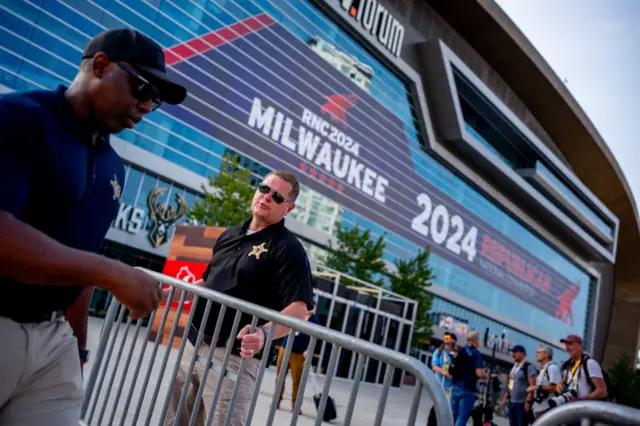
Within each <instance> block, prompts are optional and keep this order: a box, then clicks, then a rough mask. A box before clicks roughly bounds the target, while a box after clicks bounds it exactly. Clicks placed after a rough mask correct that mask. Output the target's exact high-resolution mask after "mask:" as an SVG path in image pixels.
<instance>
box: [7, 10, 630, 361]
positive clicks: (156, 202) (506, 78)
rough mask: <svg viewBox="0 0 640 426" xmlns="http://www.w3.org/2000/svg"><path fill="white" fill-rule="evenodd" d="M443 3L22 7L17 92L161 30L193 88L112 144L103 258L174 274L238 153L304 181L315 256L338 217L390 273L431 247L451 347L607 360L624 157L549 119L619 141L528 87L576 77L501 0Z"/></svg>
mask: <svg viewBox="0 0 640 426" xmlns="http://www.w3.org/2000/svg"><path fill="white" fill-rule="evenodd" d="M442 3H445V2H439V1H435V0H434V1H419V0H413V1H375V0H359V1H358V0H351V1H350V0H251V1H249V0H210V1H204V0H185V1H175V0H135V1H127V2H124V1H120V0H57V1H54V0H41V1H25V0H8V1H4V2H2V4H0V22H1V24H0V46H1V48H0V88H1V90H3V91H12V90H29V89H41V88H44V89H53V88H55V87H57V86H58V85H60V84H62V85H68V84H70V82H71V81H72V79H73V77H74V75H75V73H76V72H77V68H78V64H79V62H80V58H81V54H82V50H83V47H84V45H85V43H86V42H87V40H88V39H89V38H91V37H93V36H94V35H96V34H97V33H99V32H100V31H102V30H104V29H108V28H116V27H130V28H135V29H137V30H139V31H142V32H144V33H146V34H147V35H149V36H151V37H152V38H154V39H155V40H156V41H158V43H160V44H161V45H162V46H163V47H164V48H165V56H166V58H167V64H168V66H169V72H170V73H171V74H172V76H173V77H174V78H175V79H177V80H179V81H180V82H182V83H183V84H184V85H185V86H186V87H187V88H188V91H189V95H188V97H187V99H186V101H185V102H184V103H183V104H182V105H180V106H170V105H166V106H163V107H162V108H160V109H159V110H158V111H155V112H154V113H152V114H151V115H149V116H148V118H146V119H145V120H144V121H143V122H142V123H140V124H139V125H138V127H136V129H134V130H126V131H124V132H123V133H121V134H119V135H116V136H115V137H113V144H114V146H115V148H116V150H117V151H118V152H119V153H120V154H121V156H122V157H123V159H124V160H125V162H126V163H127V179H126V182H125V185H124V189H123V195H122V205H121V207H120V211H119V213H118V217H117V219H116V220H115V221H114V223H113V226H112V228H111V229H110V231H109V233H108V235H107V241H106V242H105V246H104V247H103V252H104V253H105V254H107V255H109V256H113V257H118V258H121V259H122V260H123V261H127V262H128V263H133V264H141V265H145V266H148V267H151V268H152V269H161V265H162V263H163V259H164V257H166V254H167V250H168V242H169V241H170V239H171V236H172V226H173V225H175V224H180V223H184V222H185V221H186V220H187V218H188V214H187V212H188V209H189V207H190V206H191V205H192V204H193V202H194V201H195V200H197V199H199V197H201V195H202V185H203V183H205V182H206V178H207V176H209V175H215V174H216V173H217V172H218V170H219V168H220V166H221V158H222V156H223V155H224V154H225V153H227V152H230V153H234V154H237V155H239V156H240V157H241V163H242V166H243V167H247V168H249V169H250V170H251V171H252V173H253V177H254V183H256V184H257V183H258V182H259V181H260V179H261V178H262V177H263V176H264V175H265V174H266V173H268V172H269V171H271V170H276V169H288V170H295V171H296V172H297V173H298V175H299V176H300V180H301V183H302V185H303V188H302V192H301V195H300V198H299V200H298V202H297V208H296V210H294V212H293V213H292V214H291V215H290V216H289V219H288V220H287V226H289V227H290V228H291V229H292V230H293V231H294V232H295V233H296V234H297V235H298V236H299V237H300V239H301V241H302V242H303V244H304V245H305V247H306V248H307V251H308V252H309V255H310V258H311V260H313V261H315V262H322V261H323V260H324V259H326V255H327V251H326V249H327V247H328V245H329V242H330V241H331V240H332V238H333V234H334V233H335V229H336V226H337V224H338V223H340V224H342V225H345V226H359V227H360V228H365V229H369V230H370V231H371V232H372V235H373V236H374V237H377V236H379V235H384V238H385V241H386V249H385V253H384V257H385V260H387V261H388V262H389V263H390V264H391V263H392V262H393V261H394V260H395V259H406V258H410V257H412V256H414V255H415V254H416V253H417V251H418V250H419V249H422V248H424V247H426V246H429V247H430V248H431V251H432V267H433V269H434V271H435V275H436V279H435V282H434V286H433V287H431V288H430V289H429V291H432V292H433V293H434V295H435V300H434V304H433V308H432V314H433V315H434V318H441V321H439V322H437V323H438V327H437V330H436V336H438V335H441V333H442V332H443V330H444V329H447V328H454V329H456V330H463V329H464V330H466V329H477V330H480V331H481V332H482V333H483V334H484V335H485V342H486V344H487V345H488V346H490V345H493V344H494V343H493V342H496V341H498V340H500V341H502V342H503V344H501V346H500V347H501V348H502V349H505V345H504V342H512V343H514V344H515V343H518V344H523V345H524V346H525V347H526V348H527V349H528V350H529V352H531V353H533V352H534V350H535V347H536V346H537V345H538V344H539V343H540V342H544V343H547V344H550V345H552V346H555V347H557V348H558V349H559V350H560V351H561V350H562V348H561V347H560V346H559V345H560V344H559V339H560V338H561V337H563V336H566V335H567V334H578V335H581V336H583V337H584V338H585V341H586V342H587V348H588V350H589V351H591V352H592V353H593V354H594V355H595V356H597V357H599V358H602V357H603V354H604V347H605V343H606V335H607V332H608V330H609V329H610V327H613V329H614V331H615V330H618V331H617V332H620V333H622V332H623V331H622V328H621V327H618V328H616V327H617V326H616V324H618V322H619V320H617V319H616V317H615V315H614V317H613V318H612V314H611V311H612V306H613V304H614V301H618V300H624V297H622V296H620V295H619V294H618V293H617V290H616V289H617V287H616V286H617V283H618V282H622V281H623V280H622V278H620V274H623V272H619V270H618V269H617V268H618V263H619V262H620V257H621V256H620V254H619V252H620V250H621V248H622V242H623V238H624V248H625V251H626V250H630V249H632V248H634V249H637V247H638V244H637V243H638V241H637V240H638V226H637V221H636V217H637V215H635V205H634V204H633V200H632V199H631V197H630V195H629V192H628V187H627V184H626V181H625V180H624V178H623V177H622V175H621V173H620V172H619V170H618V169H617V165H616V164H615V161H614V160H611V158H612V156H611V154H610V152H609V151H608V149H607V148H606V146H605V145H604V144H602V146H601V147H599V148H598V149H599V150H598V151H596V154H594V156H595V159H593V160H592V159H588V158H586V157H585V158H580V157H579V156H578V155H577V154H576V150H575V149H574V148H573V147H572V146H569V145H568V144H569V142H567V141H566V140H565V139H566V138H567V137H570V136H571V135H570V134H568V133H565V134H562V133H561V130H559V128H558V127H557V124H554V123H553V118H552V117H550V116H549V115H545V113H544V111H545V110H559V111H561V113H562V114H565V115H567V116H568V117H569V118H568V119H567V123H568V124H566V123H565V124H566V125H567V128H571V129H573V128H574V127H575V128H576V129H577V130H575V132H579V131H580V129H579V126H578V124H576V122H578V121H579V122H581V123H583V124H584V123H586V124H584V128H583V130H584V132H583V133H585V134H586V136H585V135H584V134H581V137H582V138H583V139H585V138H586V139H588V136H589V135H590V134H591V133H589V131H591V132H592V133H593V135H595V136H593V135H592V137H591V139H589V141H590V143H591V145H586V146H588V149H589V150H592V151H593V150H594V148H593V147H592V146H595V145H596V144H597V143H598V141H599V140H600V139H598V138H599V136H598V135H597V132H595V129H592V128H590V127H589V125H590V122H588V119H587V118H586V117H583V115H584V114H582V112H581V111H579V107H577V105H575V107H574V104H575V101H574V100H573V98H571V97H570V95H569V94H568V92H567V93H565V92H563V91H562V90H563V89H557V91H558V94H557V96H555V97H553V96H549V97H548V98H546V99H543V98H536V94H535V93H533V92H532V91H533V89H532V88H531V87H527V86H526V85H524V84H522V83H514V81H517V80H518V77H521V79H525V80H527V81H528V82H530V83H531V85H534V86H535V85H536V84H539V85H540V87H542V88H544V89H545V90H546V89H548V88H547V86H546V85H545V84H547V85H549V84H552V83H553V84H556V80H557V77H556V76H555V75H553V74H552V73H551V72H550V71H549V72H546V71H545V69H543V67H542V66H543V65H544V66H546V67H547V68H548V66H547V65H546V63H544V61H543V60H542V59H541V58H539V55H538V54H537V52H535V50H534V49H533V47H532V46H531V45H530V44H527V43H528V42H526V39H524V37H523V36H522V34H520V33H519V32H518V31H517V29H516V28H515V27H514V26H513V24H512V23H510V21H508V18H506V16H504V14H503V13H502V12H501V11H500V10H499V8H498V7H497V6H496V5H495V4H494V3H493V2H492V1H491V0H463V1H461V2H460V5H458V6H461V7H457V8H456V11H454V10H453V9H449V6H445V5H443V4H442ZM469 22H474V25H469ZM481 35H482V37H481ZM509 40H511V41H515V42H517V43H515V42H514V43H508V42H509ZM523 40H524V41H523ZM502 45H505V46H507V45H508V48H509V49H511V50H513V52H514V56H513V58H516V57H517V58H520V56H522V57H528V58H530V59H531V58H533V59H535V60H537V61H538V62H535V61H533V60H531V61H530V62H526V61H524V60H523V61H519V62H518V61H516V60H515V59H513V60H512V61H504V60H502V61H503V62H501V59H500V55H497V54H496V53H492V49H491V48H490V46H495V49H499V48H500V46H502ZM505 48H507V47H505ZM518 55H520V56H518ZM527 55H528V56H527ZM536 55H537V56H536ZM504 62H508V63H504ZM516 62H517V63H516ZM540 64H542V65H540ZM564 90H565V91H566V89H564ZM558 114H560V112H559V113H558ZM580 114H582V115H580ZM541 117H542V118H541ZM563 117H564V116H563ZM572 120H573V121H572ZM571 126H573V127H571ZM591 127H592V125H591ZM565 132H567V130H566V129H565ZM576 134H577V133H576ZM589 141H587V142H589ZM585 149H586V148H585ZM588 161H591V163H590V164H596V163H597V164H600V163H603V164H604V163H606V164H605V165H606V166H607V167H608V169H605V168H604V166H603V169H602V170H603V172H602V180H605V181H608V184H609V185H610V186H611V187H615V190H616V191H618V192H620V191H622V196H621V197H622V198H620V197H618V199H615V200H613V199H611V198H610V197H609V195H608V194H610V192H608V191H607V189H606V184H607V182H604V183H603V182H596V181H595V180H594V178H593V177H592V176H589V173H588V172H586V171H587V170H588V167H587V165H585V164H583V162H588ZM609 169H611V170H613V172H610V170H609ZM621 188H622V189H621ZM623 190H626V191H627V192H624V191H623ZM610 191H613V190H610ZM616 194H617V192H616ZM625 197H626V198H625ZM629 209H631V212H632V213H633V214H631V215H630V214H629ZM623 231H624V232H627V233H628V234H629V235H630V236H627V235H626V234H625V235H624V236H623ZM629 262H631V261H629ZM624 265H626V263H625V264H624ZM624 265H623V266H621V267H620V268H623V267H624V268H628V270H629V271H631V270H632V268H630V267H628V266H624ZM624 271H627V269H624ZM624 274H625V278H624V280H625V281H624V282H625V283H632V282H633V280H634V277H635V276H632V275H629V274H627V272H624ZM625 285H627V284H625ZM629 285H631V284H629ZM621 288H622V287H621ZM625 288H631V287H628V286H627V287H625ZM621 303H622V302H621ZM629 320H630V321H631V323H630V325H629V326H630V327H631V328H633V330H635V337H634V340H633V342H632V343H629V344H628V345H629V347H630V348H631V347H632V349H634V350H635V345H636V344H637V330H638V318H635V317H634V318H629ZM616 321H618V322H616ZM506 347H507V349H506V350H507V351H508V345H507V346H506ZM612 356H613V355H612Z"/></svg>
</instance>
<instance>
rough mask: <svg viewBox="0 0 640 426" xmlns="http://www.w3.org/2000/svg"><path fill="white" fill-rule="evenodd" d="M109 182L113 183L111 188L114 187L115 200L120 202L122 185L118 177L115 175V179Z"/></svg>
mask: <svg viewBox="0 0 640 426" xmlns="http://www.w3.org/2000/svg"><path fill="white" fill-rule="evenodd" d="M109 182H111V186H112V187H113V199H114V200H119V199H120V193H121V192H122V188H121V187H120V184H119V183H118V178H117V176H116V175H113V179H111V180H110V181H109Z"/></svg>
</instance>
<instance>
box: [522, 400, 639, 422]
mask: <svg viewBox="0 0 640 426" xmlns="http://www.w3.org/2000/svg"><path fill="white" fill-rule="evenodd" d="M574 422H581V426H592V425H594V424H596V422H597V423H601V424H605V425H616V426H618V425H620V426H623V425H624V426H638V425H640V410H638V409H636V408H631V407H627V406H625V405H620V404H613V403H611V402H603V401H576V402H571V403H569V404H565V405H562V406H560V407H556V408H554V409H552V410H551V411H549V412H547V413H545V414H544V415H543V416H542V417H540V418H539V419H538V420H537V421H536V422H535V423H534V424H533V426H556V425H561V424H567V423H574Z"/></svg>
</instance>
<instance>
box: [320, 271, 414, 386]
mask: <svg viewBox="0 0 640 426" xmlns="http://www.w3.org/2000/svg"><path fill="white" fill-rule="evenodd" d="M313 269H314V271H313V275H314V276H315V277H316V279H318V280H319V282H318V285H317V286H316V288H314V290H313V292H314V295H315V296H316V299H317V302H318V307H319V308H320V309H318V312H316V314H317V315H319V316H320V317H321V321H322V323H323V324H324V325H325V326H326V327H328V328H332V329H334V330H338V331H340V332H341V333H345V334H350V335H352V336H355V337H357V338H361V339H363V340H367V341H368V342H371V343H375V344H377V345H380V346H384V347H386V348H389V349H393V350H394V351H399V352H402V353H409V349H410V347H411V340H412V338H413V327H414V324H415V317H416V314H417V302H416V301H415V300H413V299H409V298H407V297H405V296H402V295H401V294H398V293H394V292H392V291H390V290H387V289H384V288H381V287H379V286H376V285H373V284H371V283H368V282H366V281H364V280H361V279H358V278H355V277H352V276H350V275H347V274H344V273H342V272H339V271H336V270H334V269H331V268H329V267H327V266H325V265H320V264H315V265H314V267H313ZM326 344H327V343H326V342H325V341H322V342H321V343H320V352H319V355H318V364H319V365H320V366H321V368H322V369H323V370H324V369H326V367H327V366H328V358H329V356H330V354H329V352H328V351H327V350H326ZM382 367H383V366H382V363H380V362H377V361H376V360H373V359H367V361H366V362H365V367H364V375H363V380H365V381H367V382H372V383H382V380H383V369H382ZM354 368H355V354H354V353H352V352H350V351H343V353H342V354H341V359H339V360H338V368H337V369H336V373H335V374H336V376H338V377H345V378H349V379H353V377H354V376H353V375H354V373H355V371H354ZM403 382H404V370H401V371H398V374H396V377H395V378H394V380H393V383H394V385H399V384H401V383H403Z"/></svg>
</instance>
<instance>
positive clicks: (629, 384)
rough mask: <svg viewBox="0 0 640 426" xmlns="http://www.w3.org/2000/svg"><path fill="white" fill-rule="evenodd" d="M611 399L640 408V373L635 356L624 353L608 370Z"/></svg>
mask: <svg viewBox="0 0 640 426" xmlns="http://www.w3.org/2000/svg"><path fill="white" fill-rule="evenodd" d="M607 372H608V373H609V382H610V386H609V389H607V391H608V393H609V399H610V400H612V401H613V400H615V402H616V403H618V404H622V405H627V406H629V407H635V408H640V375H638V373H637V372H636V369H635V357H630V356H629V355H627V354H623V355H622V356H621V357H620V359H618V361H616V363H615V364H613V366H612V367H611V368H610V369H609V370H608V371H607Z"/></svg>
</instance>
